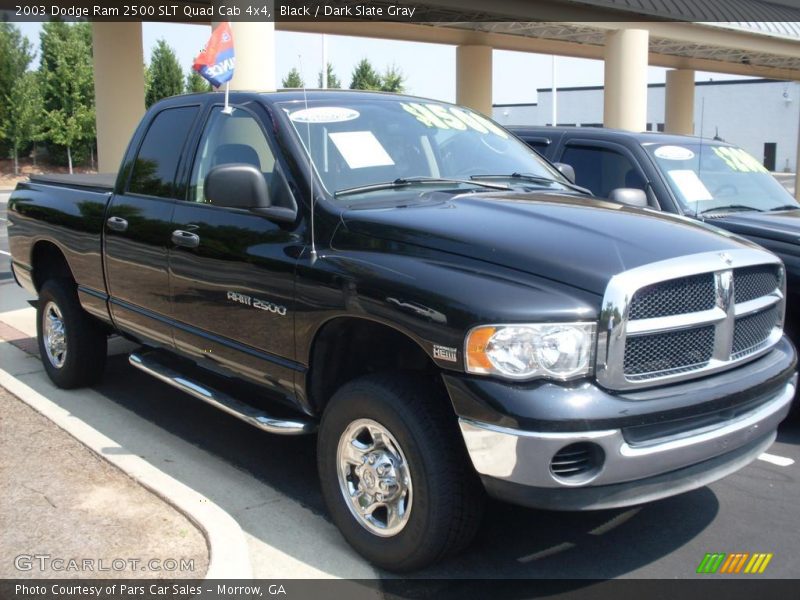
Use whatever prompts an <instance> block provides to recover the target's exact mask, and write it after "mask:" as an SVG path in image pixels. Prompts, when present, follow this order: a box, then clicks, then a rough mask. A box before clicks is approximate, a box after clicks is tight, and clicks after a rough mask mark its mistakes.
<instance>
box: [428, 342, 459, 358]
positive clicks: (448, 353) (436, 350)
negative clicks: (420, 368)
mask: <svg viewBox="0 0 800 600" xmlns="http://www.w3.org/2000/svg"><path fill="white" fill-rule="evenodd" d="M433 358H438V359H439V360H446V361H449V362H456V361H457V360H458V350H456V349H455V348H448V347H447V346H439V345H438V344H434V345H433Z"/></svg>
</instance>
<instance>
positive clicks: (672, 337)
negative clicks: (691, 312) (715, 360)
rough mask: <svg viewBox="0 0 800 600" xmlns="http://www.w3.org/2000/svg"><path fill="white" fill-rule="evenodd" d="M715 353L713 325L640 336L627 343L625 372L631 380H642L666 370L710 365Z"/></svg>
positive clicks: (678, 370) (666, 371)
mask: <svg viewBox="0 0 800 600" xmlns="http://www.w3.org/2000/svg"><path fill="white" fill-rule="evenodd" d="M713 353H714V328H713V327H711V326H707V327H695V328H692V329H680V330H678V331H668V332H666V333H656V334H654V335H640V336H637V337H632V338H630V339H628V343H627V344H625V362H624V372H625V375H626V376H627V378H628V379H630V380H634V381H643V380H646V379H651V378H652V377H654V376H655V377H658V376H659V375H662V374H664V373H681V372H684V371H692V370H694V369H696V368H698V367H702V366H705V365H707V364H708V361H710V360H711V356H712V355H713ZM654 374H655V375H654Z"/></svg>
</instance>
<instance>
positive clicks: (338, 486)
mask: <svg viewBox="0 0 800 600" xmlns="http://www.w3.org/2000/svg"><path fill="white" fill-rule="evenodd" d="M222 101H223V97H222V95H220V94H206V95H187V96H180V97H175V98H171V99H168V100H165V101H162V102H160V103H158V104H156V105H154V106H153V107H152V108H151V109H150V110H149V111H148V112H147V114H146V116H145V117H144V119H143V120H142V123H141V125H140V126H139V128H138V129H137V131H136V133H135V134H134V136H133V139H132V141H131V143H130V146H129V148H128V150H127V153H126V155H125V158H124V160H123V163H122V166H121V169H120V171H119V174H118V175H117V176H116V177H115V178H114V179H113V181H112V180H105V179H103V178H102V177H99V178H87V177H74V178H67V177H44V176H42V177H34V178H33V179H32V180H31V181H30V182H27V183H22V184H20V185H19V186H18V188H17V190H16V191H15V192H14V193H13V195H12V197H11V199H10V202H9V227H8V231H9V242H10V247H11V255H12V266H13V272H14V275H15V277H16V279H17V281H18V282H19V283H20V284H21V285H22V286H24V287H25V288H26V289H28V290H30V291H31V292H32V293H35V294H37V295H38V302H37V307H38V308H37V310H38V327H39V345H40V349H41V356H42V360H43V362H44V365H45V368H46V370H47V373H48V374H49V376H50V377H51V378H52V380H53V381H54V382H55V383H56V384H57V385H59V386H62V387H76V386H81V385H88V384H91V383H92V382H94V381H96V380H97V379H98V378H99V377H100V376H101V374H102V372H103V365H104V362H105V355H106V339H107V336H108V335H110V334H112V333H117V334H121V335H124V336H126V337H128V338H130V339H131V340H133V341H135V342H138V343H139V344H140V345H141V350H139V351H136V352H135V353H134V354H132V355H131V356H130V362H131V364H132V365H133V366H134V367H136V368H138V369H142V370H143V371H146V372H147V373H150V374H152V375H153V376H155V377H157V378H159V379H161V380H163V381H164V382H166V383H167V384H169V385H172V386H175V387H176V388H178V389H180V390H183V391H185V392H187V393H189V394H192V395H194V396H196V397H197V398H199V399H200V400H203V401H205V402H209V403H211V404H214V405H216V406H218V407H220V408H221V409H223V410H225V411H227V412H228V413H230V414H232V415H235V416H236V417H238V418H241V419H244V420H245V421H247V422H249V423H251V424H252V425H254V426H256V427H259V428H261V429H263V430H265V431H268V432H272V433H277V434H302V433H310V432H314V431H317V430H318V466H319V476H320V480H321V486H322V492H323V495H324V498H325V501H326V504H327V506H328V509H329V511H330V515H331V517H332V519H333V521H334V522H335V523H336V525H337V526H338V527H339V528H340V530H341V531H342V533H343V534H344V536H345V538H346V539H347V540H348V542H350V544H352V545H353V546H354V547H355V548H356V549H357V550H358V551H359V552H361V553H362V554H363V555H364V556H366V557H367V558H368V559H370V560H371V561H373V562H374V563H376V564H378V565H380V566H382V567H385V568H388V569H392V570H396V571H404V570H409V569H414V568H419V567H421V566H423V565H426V564H430V563H431V562H433V561H436V560H439V559H441V558H442V557H444V556H446V555H447V554H449V553H452V552H455V551H457V550H458V549H460V548H463V547H464V546H465V545H466V544H468V543H469V541H470V539H471V538H472V536H473V534H474V533H475V531H476V529H477V527H478V525H479V523H480V514H481V511H482V508H483V500H484V496H485V491H488V492H489V493H490V494H492V495H494V496H496V497H498V498H501V499H505V500H509V501H512V502H517V503H521V504H524V505H529V506H534V507H544V508H552V509H560V510H581V509H601V508H609V507H619V506H627V505H632V504H638V503H642V502H647V501H650V500H654V499H657V498H662V497H666V496H670V495H673V494H678V493H681V492H685V491H687V490H690V489H694V488H697V487H700V486H703V485H705V484H707V483H709V482H711V481H714V480H716V479H719V478H720V477H723V476H725V475H727V474H729V473H732V472H734V471H736V470H737V469H739V468H741V467H742V466H744V465H746V464H747V463H749V462H750V461H751V460H753V459H754V458H755V457H756V456H758V455H759V454H760V453H762V452H763V451H765V450H766V449H767V448H768V447H769V446H770V445H771V444H772V442H773V440H774V439H775V435H776V428H777V426H778V424H779V423H780V422H781V420H783V419H784V417H785V416H786V415H787V413H788V411H789V408H790V403H791V398H792V396H793V394H794V390H795V386H796V383H797V379H796V378H797V376H796V374H795V367H796V355H795V350H794V348H793V346H792V344H791V343H790V342H789V341H787V339H786V337H785V336H784V335H783V333H782V323H783V315H784V306H785V295H784V294H785V292H784V289H785V276H784V268H783V265H782V264H781V262H780V260H779V259H778V258H777V257H776V256H775V255H774V254H772V253H770V252H767V251H766V250H763V249H762V248H760V247H758V246H756V245H755V244H751V243H750V242H747V241H744V240H741V239H734V238H731V237H725V236H723V235H720V234H719V233H717V232H716V231H714V230H712V229H710V228H708V227H706V226H704V225H702V224H700V223H694V222H688V221H687V220H685V219H681V218H677V217H673V216H669V215H659V214H656V213H652V212H650V213H648V212H644V211H641V210H639V209H634V208H629V207H625V206H621V205H619V204H613V203H609V202H606V201H602V200H597V199H594V198H591V197H588V196H586V194H585V193H584V192H583V191H581V189H580V188H577V187H576V186H574V185H573V184H571V183H570V182H569V181H568V180H567V179H566V178H564V177H563V176H562V175H561V174H560V173H559V171H557V170H556V169H555V168H553V167H552V166H550V165H549V164H547V163H546V162H545V161H543V160H542V159H541V158H539V157H538V155H536V154H535V153H534V152H532V151H531V150H530V149H529V148H528V147H527V146H526V145H525V144H523V143H522V142H520V141H519V140H518V139H516V138H515V137H514V136H512V135H511V134H509V133H508V132H507V131H506V130H504V129H503V128H501V127H499V126H498V125H496V124H495V123H493V122H492V121H490V120H488V119H486V118H485V117H483V116H481V115H479V114H477V113H475V112H473V111H470V110H468V109H466V108H462V107H458V106H453V105H450V104H444V103H440V102H435V101H431V100H422V99H418V98H412V97H408V96H396V95H391V94H378V93H361V92H343V91H309V92H307V95H304V94H303V93H302V92H275V93H244V92H242V93H232V94H231V102H232V107H233V110H231V111H227V112H226V111H224V110H223V106H222Z"/></svg>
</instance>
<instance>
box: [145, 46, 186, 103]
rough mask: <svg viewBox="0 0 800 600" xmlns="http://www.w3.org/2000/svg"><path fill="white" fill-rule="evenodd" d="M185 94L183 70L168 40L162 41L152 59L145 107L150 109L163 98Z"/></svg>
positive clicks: (154, 51)
mask: <svg viewBox="0 0 800 600" xmlns="http://www.w3.org/2000/svg"><path fill="white" fill-rule="evenodd" d="M182 93H183V70H182V69H181V65H180V63H179V62H178V58H177V57H176V56H175V51H174V50H173V49H172V48H170V46H169V45H168V44H167V42H166V40H164V39H160V40H158V42H156V47H155V49H154V50H153V54H152V56H151V58H150V86H149V87H148V89H147V95H146V96H145V105H146V106H147V108H150V107H151V106H152V105H153V104H155V103H156V102H158V101H159V100H161V99H162V98H168V97H169V96H177V95H178V94H182Z"/></svg>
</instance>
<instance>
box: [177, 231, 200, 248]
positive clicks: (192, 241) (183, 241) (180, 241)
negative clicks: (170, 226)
mask: <svg viewBox="0 0 800 600" xmlns="http://www.w3.org/2000/svg"><path fill="white" fill-rule="evenodd" d="M172 243H173V244H175V245H176V246H183V247H184V248H197V247H198V246H199V245H200V236H199V235H197V234H195V233H192V232H190V231H182V230H180V229H176V230H175V231H173V232H172Z"/></svg>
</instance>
